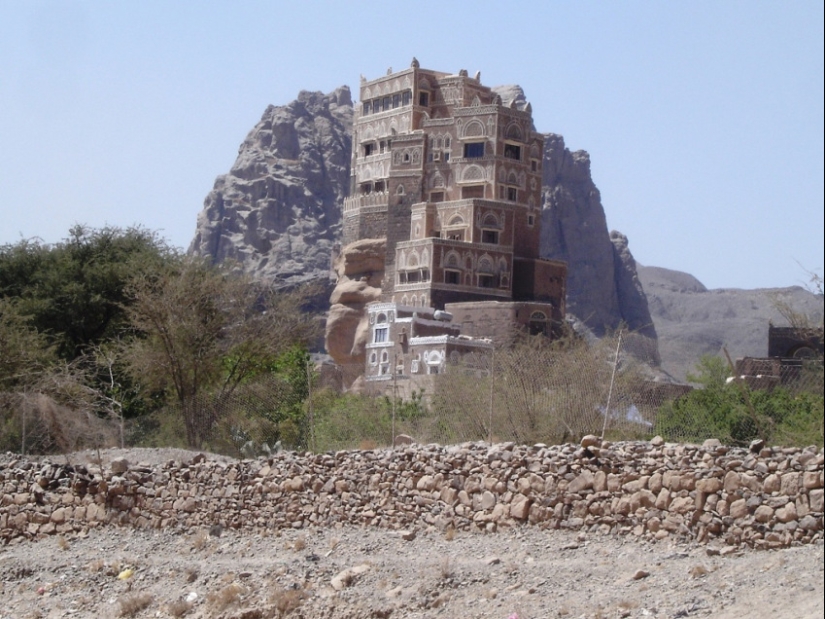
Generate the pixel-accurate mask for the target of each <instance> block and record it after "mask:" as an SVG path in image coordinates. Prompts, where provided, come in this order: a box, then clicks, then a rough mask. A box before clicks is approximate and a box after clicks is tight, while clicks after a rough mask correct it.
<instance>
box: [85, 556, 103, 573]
mask: <svg viewBox="0 0 825 619" xmlns="http://www.w3.org/2000/svg"><path fill="white" fill-rule="evenodd" d="M104 567H106V561H104V560H103V559H95V560H94V561H90V562H89V565H88V566H87V568H88V569H89V571H90V572H92V573H93V574H94V573H96V572H99V571H100V570H102V569H103V568H104Z"/></svg>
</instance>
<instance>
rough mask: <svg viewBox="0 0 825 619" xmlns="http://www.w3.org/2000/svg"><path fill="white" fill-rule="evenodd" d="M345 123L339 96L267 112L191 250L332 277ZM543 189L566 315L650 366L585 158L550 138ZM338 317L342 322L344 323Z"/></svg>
mask: <svg viewBox="0 0 825 619" xmlns="http://www.w3.org/2000/svg"><path fill="white" fill-rule="evenodd" d="M494 90H495V91H496V92H497V93H498V94H499V96H501V98H502V102H503V103H504V104H505V105H509V104H510V103H511V102H515V105H516V106H518V107H520V108H521V107H524V106H526V105H528V103H527V100H526V98H525V96H524V92H523V91H522V89H521V88H520V87H519V86H515V85H510V86H500V87H497V88H495V89H494ZM352 114H353V108H352V101H351V99H350V91H349V89H348V88H346V87H342V88H339V89H338V90H336V91H335V92H333V93H330V94H327V95H323V94H321V93H317V92H315V93H308V92H302V93H301V94H300V95H299V96H298V99H297V100H296V101H293V102H292V103H290V104H289V105H286V106H283V107H273V106H270V107H268V108H267V110H266V111H265V112H264V115H263V117H262V119H261V121H260V122H259V123H258V124H257V125H256V126H255V128H253V130H252V131H251V132H250V133H249V135H248V136H247V138H246V140H245V141H244V142H243V144H242V145H241V148H240V152H239V154H238V159H237V161H236V162H235V164H234V165H233V167H232V169H231V170H230V172H229V174H226V175H223V176H220V177H218V179H217V180H216V182H215V188H214V189H213V190H212V191H211V192H210V193H209V195H208V196H207V197H206V200H205V203H204V210H203V211H202V212H201V213H200V215H199V217H198V227H197V232H196V235H195V239H194V240H193V242H192V245H191V247H190V251H191V252H193V253H196V254H199V255H204V256H210V257H211V258H212V259H213V260H214V261H216V262H220V261H223V260H227V259H231V260H236V261H238V262H239V263H240V264H241V265H242V266H243V268H244V269H245V270H246V271H247V272H249V273H251V274H253V275H255V276H257V277H260V278H262V279H268V280H277V281H285V282H295V281H301V280H307V279H312V278H320V277H323V278H326V277H328V275H329V265H330V260H331V257H332V254H333V252H334V246H335V243H336V242H337V241H338V240H340V235H341V203H342V201H343V198H344V196H345V194H346V190H347V186H348V183H349V165H350V147H351V131H352ZM543 180H544V185H545V188H544V205H543V206H544V212H543V216H542V227H543V229H542V240H541V242H542V245H541V251H542V255H543V256H544V257H546V258H553V259H558V260H564V261H566V262H567V263H568V285H567V310H568V313H570V314H574V315H576V316H577V317H578V318H580V319H581V320H582V321H583V322H584V324H585V325H587V327H589V328H590V329H591V330H592V331H593V332H594V333H596V334H597V335H601V334H603V333H604V332H605V331H606V330H609V329H613V328H616V327H618V326H619V325H620V324H626V325H627V326H628V327H629V329H630V330H633V331H636V332H638V333H639V334H640V335H639V337H641V338H644V339H641V340H639V341H640V342H641V345H642V349H646V350H647V351H648V352H646V353H645V358H646V359H647V360H648V361H651V362H654V363H655V362H656V361H657V359H658V353H657V351H656V341H655V340H656V333H655V329H654V327H653V326H652V321H651V319H650V316H649V313H648V311H647V307H646V301H645V297H644V294H643V293H642V291H641V289H640V287H639V285H638V282H637V279H636V274H635V261H634V260H633V257H632V255H631V254H630V251H629V249H628V245H627V239H626V238H625V237H623V236H622V235H619V234H618V233H615V234H614V239H613V242H611V237H610V235H609V234H608V230H607V223H606V219H605V214H604V209H603V207H602V204H601V198H600V195H599V190H598V189H597V188H596V186H595V184H594V183H593V179H592V178H591V176H590V158H589V155H588V154H587V153H586V152H584V151H576V152H570V151H569V150H568V149H567V148H565V146H564V140H563V138H562V137H561V136H559V135H554V134H546V136H545V153H544V177H543ZM358 303H360V301H358V302H356V305H357V304H358ZM341 312H343V310H340V308H339V313H341ZM333 318H334V319H336V320H338V321H339V324H343V323H342V322H341V321H342V320H343V316H333ZM349 320H350V321H352V320H354V318H353V317H350V319H349ZM333 356H335V355H333Z"/></svg>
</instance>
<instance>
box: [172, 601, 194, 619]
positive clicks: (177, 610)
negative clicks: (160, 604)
mask: <svg viewBox="0 0 825 619" xmlns="http://www.w3.org/2000/svg"><path fill="white" fill-rule="evenodd" d="M191 609H192V603H191V602H187V601H186V600H176V601H174V602H172V603H171V604H169V606H167V607H166V612H168V613H169V614H170V615H172V616H173V617H183V616H184V615H185V614H186V613H188V612H189V611H190V610H191Z"/></svg>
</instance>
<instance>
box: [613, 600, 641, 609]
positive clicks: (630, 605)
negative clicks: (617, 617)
mask: <svg viewBox="0 0 825 619" xmlns="http://www.w3.org/2000/svg"><path fill="white" fill-rule="evenodd" d="M618 607H619V608H620V609H622V610H633V609H634V608H639V602H637V601H636V600H621V601H620V602H619V603H618Z"/></svg>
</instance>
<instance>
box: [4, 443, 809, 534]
mask: <svg viewBox="0 0 825 619" xmlns="http://www.w3.org/2000/svg"><path fill="white" fill-rule="evenodd" d="M586 438H587V437H586ZM591 438H592V440H590V441H587V440H584V441H583V442H582V444H583V445H586V446H585V447H580V446H578V445H560V446H552V447H548V446H545V445H534V446H520V445H514V444H512V443H507V444H499V445H494V446H493V447H488V446H486V445H485V444H482V443H465V444H462V445H456V446H451V447H441V446H437V445H427V446H417V445H409V446H406V447H404V448H403V449H402V448H399V449H397V450H396V451H392V450H375V451H347V452H338V453H325V454H309V453H305V454H299V453H292V452H284V453H279V454H277V455H276V456H275V457H272V458H269V459H259V460H252V461H249V460H247V461H239V462H235V463H231V464H226V463H222V462H217V461H209V459H208V458H207V457H205V456H203V455H198V456H196V457H195V458H194V459H193V460H192V461H191V462H179V461H170V462H168V463H166V464H165V465H162V466H155V467H152V466H144V465H136V466H129V465H128V463H126V462H125V461H122V460H115V461H113V462H112V465H111V467H108V468H106V469H104V470H103V471H102V473H101V472H100V471H99V467H97V466H95V465H88V466H80V465H74V466H71V465H67V464H57V463H51V462H47V461H44V462H35V461H30V460H26V459H23V458H17V457H15V456H12V455H11V454H7V455H6V456H5V458H0V489H2V493H0V538H2V539H3V540H4V541H5V542H8V541H9V540H11V539H14V538H18V537H21V536H22V537H27V538H36V537H38V536H42V535H48V534H56V533H63V534H72V533H75V532H82V531H85V530H88V529H90V528H94V527H99V526H104V525H107V524H109V525H112V524H114V525H120V526H134V527H139V528H150V527H154V528H161V527H162V528H169V527H172V528H191V527H211V526H214V525H221V526H223V527H230V528H237V529H244V530H261V529H281V528H304V527H311V526H334V525H337V524H344V523H345V524H352V525H368V526H377V527H384V528H398V529H401V528H412V527H418V526H435V527H438V528H441V529H447V528H450V527H454V528H457V529H461V530H477V531H488V532H493V531H496V530H497V529H499V528H501V527H512V526H522V525H532V526H539V527H543V528H549V529H555V528H564V529H571V530H586V531H589V532H593V533H597V532H601V533H604V534H608V533H613V534H628V535H631V536H636V537H639V538H647V539H653V538H656V539H661V538H665V537H669V536H676V537H682V538H694V539H696V540H698V541H700V542H705V541H710V540H712V539H720V540H721V541H724V542H725V543H728V544H731V545H738V544H747V545H750V546H755V547H764V548H773V547H781V546H788V545H791V544H795V543H810V542H812V541H814V540H817V539H821V538H822V535H823V530H822V529H823V460H825V456H824V455H823V450H821V449H820V450H817V449H816V448H813V447H812V448H806V449H796V448H792V449H790V448H789V449H782V448H766V449H762V450H761V451H760V452H759V453H758V454H757V453H752V452H750V451H748V450H745V449H739V448H728V447H725V446H721V445H718V444H710V443H709V444H706V445H705V446H695V445H675V444H664V443H663V442H662V441H661V439H658V437H657V438H656V439H654V440H653V441H651V442H634V443H616V444H609V443H601V444H599V442H598V439H595V438H594V437H591Z"/></svg>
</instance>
